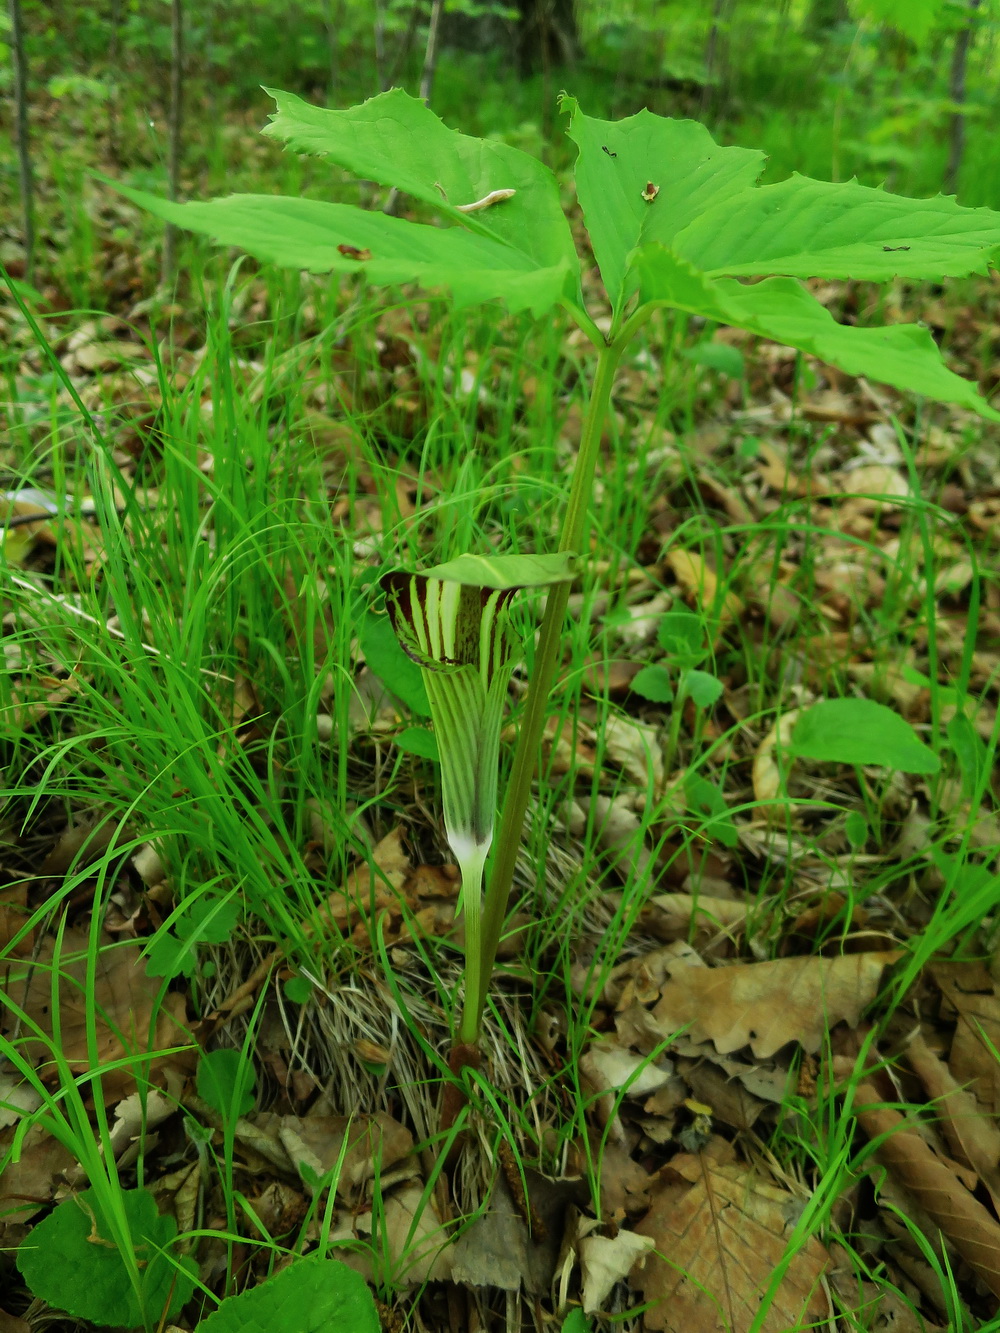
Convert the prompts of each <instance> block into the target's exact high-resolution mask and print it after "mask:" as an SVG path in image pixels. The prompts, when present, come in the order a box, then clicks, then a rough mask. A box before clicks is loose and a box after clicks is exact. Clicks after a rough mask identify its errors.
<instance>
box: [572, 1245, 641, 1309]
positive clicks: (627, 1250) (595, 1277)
mask: <svg viewBox="0 0 1000 1333" xmlns="http://www.w3.org/2000/svg"><path fill="white" fill-rule="evenodd" d="M655 1247H656V1241H655V1240H654V1239H653V1237H652V1236H638V1235H636V1233H635V1232H634V1231H619V1233H618V1235H617V1236H615V1237H613V1238H612V1237H610V1236H585V1237H584V1238H583V1240H581V1241H580V1242H579V1246H578V1251H579V1255H580V1271H581V1273H582V1274H583V1310H584V1313H585V1314H593V1313H594V1311H595V1310H599V1309H600V1308H601V1306H602V1305H603V1304H604V1302H605V1301H606V1300H607V1298H608V1296H609V1295H610V1294H611V1289H612V1287H613V1286H614V1285H615V1283H616V1282H621V1281H622V1279H623V1278H625V1277H627V1276H628V1274H629V1272H630V1271H631V1270H632V1268H633V1267H634V1266H635V1263H636V1260H637V1259H639V1258H640V1257H641V1256H642V1255H644V1254H648V1253H649V1251H650V1250H652V1249H655Z"/></svg>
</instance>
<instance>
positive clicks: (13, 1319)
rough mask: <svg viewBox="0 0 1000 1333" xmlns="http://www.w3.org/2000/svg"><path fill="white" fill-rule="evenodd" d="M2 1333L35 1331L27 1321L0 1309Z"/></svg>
mask: <svg viewBox="0 0 1000 1333" xmlns="http://www.w3.org/2000/svg"><path fill="white" fill-rule="evenodd" d="M0 1333H33V1330H32V1327H31V1325H30V1324H29V1323H28V1321H27V1319H21V1318H19V1317H18V1316H17V1315H14V1314H8V1313H7V1311H6V1310H4V1309H0Z"/></svg>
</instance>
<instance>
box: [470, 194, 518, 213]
mask: <svg viewBox="0 0 1000 1333" xmlns="http://www.w3.org/2000/svg"><path fill="white" fill-rule="evenodd" d="M515 194H517V191H516V190H490V192H489V194H486V195H483V197H482V199H477V200H476V202H475V203H474V204H456V205H455V209H456V211H457V212H459V213H479V212H481V211H482V210H483V209H484V208H492V207H493V205H494V204H502V203H503V202H504V200H505V199H513V197H514V195H515Z"/></svg>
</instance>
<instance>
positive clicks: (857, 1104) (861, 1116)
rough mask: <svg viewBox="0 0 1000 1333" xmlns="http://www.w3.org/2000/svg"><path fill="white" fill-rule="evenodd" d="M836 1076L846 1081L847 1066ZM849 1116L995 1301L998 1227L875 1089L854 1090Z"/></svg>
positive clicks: (999, 1290)
mask: <svg viewBox="0 0 1000 1333" xmlns="http://www.w3.org/2000/svg"><path fill="white" fill-rule="evenodd" d="M836 1067H837V1072H838V1073H844V1074H846V1075H847V1076H851V1075H852V1074H853V1072H854V1070H853V1065H852V1063H851V1062H850V1061H847V1060H844V1061H843V1067H842V1068H841V1067H840V1062H838V1065H837V1066H836ZM853 1110H854V1114H855V1115H856V1116H857V1118H858V1123H859V1124H860V1125H861V1127H862V1129H863V1130H864V1131H865V1133H866V1134H867V1135H868V1137H869V1139H871V1140H873V1141H874V1142H876V1143H877V1147H876V1150H875V1153H876V1156H877V1157H878V1159H879V1160H880V1161H881V1162H883V1163H884V1165H885V1166H886V1167H888V1169H889V1171H890V1172H891V1173H892V1174H893V1175H894V1176H895V1177H896V1179H897V1180H898V1181H899V1182H900V1183H901V1184H902V1185H905V1186H906V1188H907V1189H908V1190H909V1191H910V1193H911V1194H912V1195H913V1196H914V1198H915V1199H916V1201H917V1202H918V1203H919V1204H920V1206H921V1207H922V1208H923V1209H924V1210H925V1211H926V1212H927V1214H928V1215H929V1216H930V1218H931V1219H932V1221H933V1222H934V1223H935V1224H936V1225H937V1226H939V1227H940V1228H941V1230H942V1231H943V1232H944V1234H945V1235H946V1236H947V1237H948V1239H949V1240H950V1241H951V1242H952V1244H953V1245H954V1246H955V1249H956V1250H958V1252H959V1254H961V1256H962V1258H963V1259H964V1260H965V1261H966V1263H967V1264H968V1265H969V1267H970V1268H973V1269H974V1270H975V1272H976V1273H977V1274H978V1275H979V1277H981V1278H982V1280H983V1282H985V1284H986V1286H987V1287H988V1288H989V1289H990V1291H991V1292H993V1294H994V1295H995V1296H1000V1223H998V1222H997V1221H996V1219H995V1218H994V1217H993V1216H992V1215H991V1214H990V1213H989V1212H987V1210H986V1209H985V1208H984V1207H983V1205H982V1204H981V1203H980V1202H979V1200H978V1199H976V1198H975V1196H974V1195H972V1194H970V1193H969V1191H968V1190H967V1189H966V1188H965V1187H964V1186H963V1185H962V1184H961V1183H960V1181H959V1180H958V1178H957V1176H956V1175H955V1173H954V1172H953V1171H951V1170H950V1169H949V1168H948V1167H947V1166H945V1164H944V1163H943V1162H942V1161H941V1160H940V1158H938V1157H937V1156H936V1154H935V1153H934V1151H933V1149H932V1148H931V1147H930V1146H929V1145H928V1144H927V1143H925V1142H924V1140H923V1139H922V1138H921V1136H920V1135H919V1134H918V1133H917V1131H916V1130H915V1129H910V1128H909V1127H908V1124H907V1121H906V1120H905V1119H904V1118H903V1116H901V1115H900V1113H899V1112H898V1111H897V1110H894V1109H893V1108H892V1107H891V1106H886V1105H885V1103H884V1101H883V1099H882V1097H881V1096H880V1095H879V1092H878V1089H877V1088H876V1087H875V1086H874V1084H872V1083H868V1082H865V1081H864V1080H862V1081H861V1082H860V1083H858V1084H857V1085H856V1087H855V1089H854V1104H853Z"/></svg>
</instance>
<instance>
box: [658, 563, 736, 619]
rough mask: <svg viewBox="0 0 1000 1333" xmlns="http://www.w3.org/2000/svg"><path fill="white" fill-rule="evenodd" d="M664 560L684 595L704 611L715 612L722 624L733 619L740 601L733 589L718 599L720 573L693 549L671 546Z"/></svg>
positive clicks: (708, 613)
mask: <svg viewBox="0 0 1000 1333" xmlns="http://www.w3.org/2000/svg"><path fill="white" fill-rule="evenodd" d="M667 564H668V565H669V566H670V568H671V569H672V570H673V572H674V576H675V578H676V579H677V582H678V583H679V584H680V585H681V587H682V588H683V590H684V593H685V597H686V599H687V600H688V601H689V602H692V603H693V604H694V605H695V606H696V607H697V608H698V609H699V610H700V611H702V612H704V614H705V615H711V614H713V613H715V614H718V616H719V622H720V624H721V625H726V624H727V623H728V622H729V621H731V620H735V619H736V618H737V617H738V616H739V615H740V614H741V612H742V611H743V603H742V601H741V600H740V599H739V597H737V596H736V594H735V593H734V592H726V593H724V594H723V596H722V599H721V605H718V603H719V576H718V574H716V572H715V570H714V569H712V568H711V567H710V566H709V565H708V563H707V562H706V560H705V558H704V556H701V555H699V554H698V553H697V552H696V551H682V550H680V549H678V548H672V549H671V550H669V551H668V552H667Z"/></svg>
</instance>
